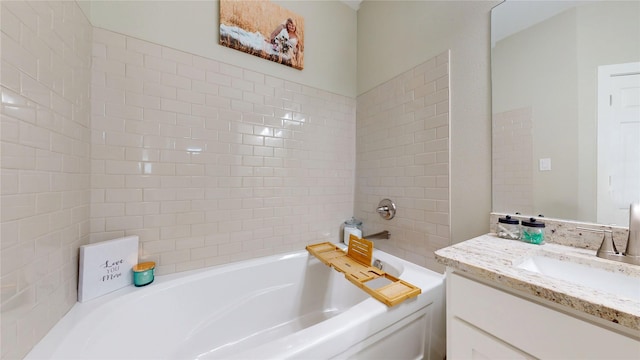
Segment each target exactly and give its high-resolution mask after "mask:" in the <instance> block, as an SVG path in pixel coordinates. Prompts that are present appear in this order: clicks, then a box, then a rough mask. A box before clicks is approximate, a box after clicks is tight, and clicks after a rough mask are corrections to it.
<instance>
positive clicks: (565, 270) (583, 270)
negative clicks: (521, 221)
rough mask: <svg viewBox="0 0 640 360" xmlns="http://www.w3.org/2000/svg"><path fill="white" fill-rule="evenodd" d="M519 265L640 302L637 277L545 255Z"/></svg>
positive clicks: (522, 267)
mask: <svg viewBox="0 0 640 360" xmlns="http://www.w3.org/2000/svg"><path fill="white" fill-rule="evenodd" d="M517 267H518V268H520V269H524V270H528V271H533V272H536V273H539V274H542V275H545V276H548V277H550V278H555V279H558V280H564V281H567V282H570V283H573V284H576V285H581V286H585V287H589V288H592V289H595V290H598V291H602V292H606V293H609V294H612V295H615V296H618V297H624V298H627V299H631V300H634V301H638V302H640V279H639V278H637V277H633V276H629V275H626V274H622V273H616V272H612V271H607V270H603V269H600V268H597V267H593V266H588V265H584V264H579V263H575V262H572V261H568V260H564V261H563V260H558V259H555V258H551V257H548V256H544V255H536V256H532V257H529V258H526V259H525V260H524V261H523V262H522V263H520V264H519V265H518V266H517Z"/></svg>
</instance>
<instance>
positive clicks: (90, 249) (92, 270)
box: [78, 236, 138, 302]
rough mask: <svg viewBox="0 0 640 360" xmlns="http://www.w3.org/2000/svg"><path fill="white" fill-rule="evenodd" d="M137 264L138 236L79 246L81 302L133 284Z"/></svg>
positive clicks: (79, 297)
mask: <svg viewBox="0 0 640 360" xmlns="http://www.w3.org/2000/svg"><path fill="white" fill-rule="evenodd" d="M137 263H138V236H127V237H123V238H119V239H114V240H108V241H102V242H99V243H95V244H90V245H84V246H81V247H80V273H79V276H78V301H79V302H84V301H87V300H91V299H93V298H96V297H98V296H102V295H104V294H106V293H110V292H112V291H114V290H118V289H120V288H122V287H125V286H128V285H130V284H133V270H132V268H133V266H134V265H136V264H137Z"/></svg>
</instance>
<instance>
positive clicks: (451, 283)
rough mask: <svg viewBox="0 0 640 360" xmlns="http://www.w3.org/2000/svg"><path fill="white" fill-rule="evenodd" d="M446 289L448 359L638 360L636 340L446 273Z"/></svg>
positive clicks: (457, 275)
mask: <svg viewBox="0 0 640 360" xmlns="http://www.w3.org/2000/svg"><path fill="white" fill-rule="evenodd" d="M446 284H447V287H446V291H447V296H446V299H447V300H446V303H447V358H448V359H453V360H457V359H533V358H540V359H640V341H639V340H638V339H634V338H631V337H628V336H625V335H622V334H620V333H618V332H615V331H612V330H610V329H607V328H605V327H602V326H600V325H596V324H595V323H592V322H589V321H586V320H583V319H580V318H578V317H575V316H572V315H568V314H566V313H564V312H561V311H558V310H555V309H552V308H550V307H547V306H543V305H540V304H539V303H536V302H533V301H531V300H530V299H526V298H524V297H521V296H518V295H514V294H513V293H510V292H507V291H504V290H501V289H498V288H494V287H492V286H489V285H486V284H484V283H480V282H478V281H476V280H472V279H470V278H467V277H464V276H461V275H460V274H458V273H456V271H454V270H452V269H449V271H448V273H447V280H446ZM638 337H640V334H638Z"/></svg>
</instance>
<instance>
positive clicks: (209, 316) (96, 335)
mask: <svg viewBox="0 0 640 360" xmlns="http://www.w3.org/2000/svg"><path fill="white" fill-rule="evenodd" d="M246 284H251V286H250V287H246ZM144 290H147V289H144ZM148 290H150V291H148V292H147V293H146V294H145V295H143V296H135V297H133V299H129V301H126V300H127V299H126V298H127V297H126V296H125V297H123V298H122V299H118V301H115V302H113V303H110V304H109V305H108V306H105V307H104V308H102V309H100V310H101V311H97V312H94V313H92V314H91V315H90V316H92V317H94V319H89V321H88V322H85V323H88V324H92V325H93V326H91V327H88V326H85V327H84V328H82V327H81V326H80V327H78V328H76V329H74V330H75V331H79V332H84V333H85V337H87V336H86V335H88V341H86V342H85V343H84V344H75V347H76V348H77V347H78V346H81V347H82V349H81V351H80V352H79V354H78V356H72V355H71V354H68V355H69V357H76V358H78V357H80V358H82V357H84V356H87V357H91V358H96V354H99V357H100V358H122V357H123V356H124V355H125V354H126V357H127V358H147V359H148V358H180V359H182V358H190V359H198V358H203V357H207V358H224V357H226V356H228V355H231V354H234V353H237V352H238V351H240V350H241V349H247V348H252V347H255V346H259V345H261V344H264V343H267V342H270V341H272V340H275V339H278V338H281V337H284V336H287V335H289V334H292V333H295V332H297V331H300V330H302V329H305V328H308V327H310V326H313V325H315V324H318V323H320V322H323V321H325V320H327V319H330V318H332V317H335V316H337V315H339V314H341V313H343V312H344V311H346V310H348V309H349V308H351V307H352V306H354V305H356V304H357V303H359V302H361V301H364V300H366V299H367V298H368V295H367V294H366V293H364V292H363V291H362V290H360V289H358V288H357V287H355V286H353V285H352V284H350V283H349V282H348V281H345V279H344V275H342V274H340V273H338V272H336V271H334V270H332V269H330V268H328V267H327V266H325V265H324V264H322V263H321V262H320V261H319V260H317V259H315V258H313V257H309V256H297V257H292V258H290V259H286V260H284V261H277V262H271V263H267V264H261V265H258V266H253V267H247V268H240V269H235V270H233V272H232V273H229V274H225V273H221V274H216V275H213V276H201V277H200V278H195V279H193V280H192V281H189V282H184V283H178V284H176V285H172V286H167V287H164V288H161V289H160V290H157V291H153V289H151V288H150V289H148ZM136 295H137V294H136ZM125 305H126V306H125ZM123 323H127V324H132V323H133V324H136V326H132V327H127V328H123V327H122V326H121V324H123ZM96 324H97V326H96ZM98 329H99V330H98ZM102 333H109V334H110V335H109V336H108V337H104V336H101V334H102ZM141 335H143V336H144V338H151V339H153V346H149V347H145V346H141V345H142V344H140V343H138V341H139V340H138V339H139V338H140V337H141ZM113 344H118V346H113Z"/></svg>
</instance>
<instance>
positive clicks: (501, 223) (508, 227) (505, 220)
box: [496, 215, 520, 240]
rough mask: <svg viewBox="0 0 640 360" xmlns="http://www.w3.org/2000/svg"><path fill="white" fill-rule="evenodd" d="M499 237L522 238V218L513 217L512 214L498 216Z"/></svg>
mask: <svg viewBox="0 0 640 360" xmlns="http://www.w3.org/2000/svg"><path fill="white" fill-rule="evenodd" d="M496 232H497V234H498V237H501V238H503V239H509V240H518V239H520V220H518V219H513V218H511V216H510V215H507V216H505V217H501V218H498V229H497V231H496Z"/></svg>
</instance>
